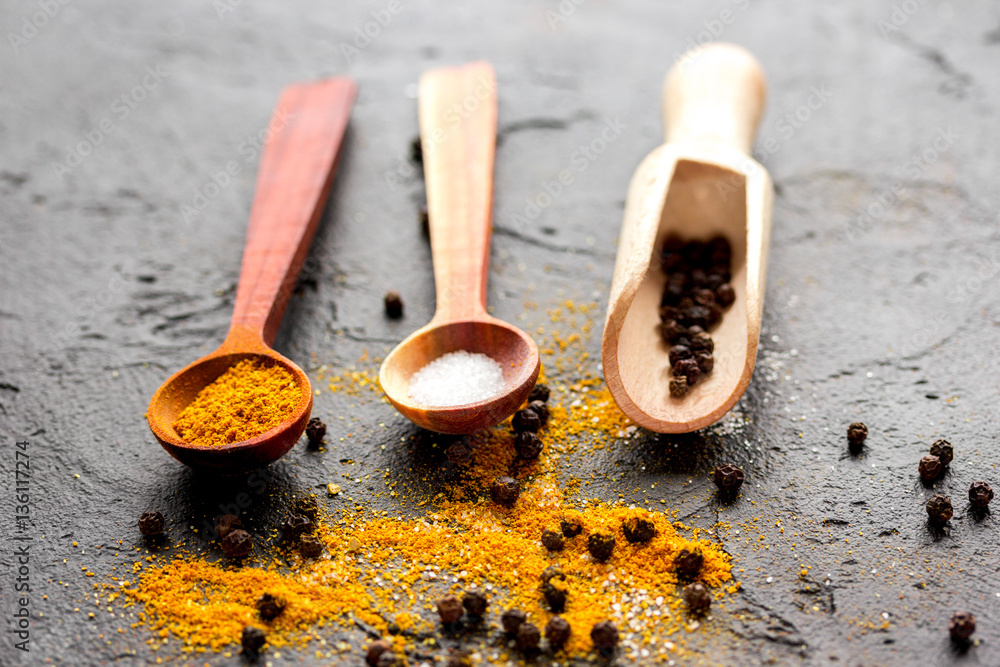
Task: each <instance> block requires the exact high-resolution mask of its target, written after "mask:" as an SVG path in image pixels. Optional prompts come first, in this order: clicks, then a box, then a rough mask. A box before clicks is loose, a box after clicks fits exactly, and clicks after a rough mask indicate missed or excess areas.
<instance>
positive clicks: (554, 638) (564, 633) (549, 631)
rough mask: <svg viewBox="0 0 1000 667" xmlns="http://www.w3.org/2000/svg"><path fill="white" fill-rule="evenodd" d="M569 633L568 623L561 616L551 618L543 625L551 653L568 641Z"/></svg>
mask: <svg viewBox="0 0 1000 667" xmlns="http://www.w3.org/2000/svg"><path fill="white" fill-rule="evenodd" d="M571 632H572V630H571V628H570V627H569V622H568V621H567V620H566V619H565V618H563V617H562V616H553V617H552V618H550V619H549V622H548V623H547V624H546V625H545V636H546V638H548V640H549V646H551V647H552V650H553V651H558V650H559V649H561V648H562V647H563V646H564V645H565V644H566V642H567V641H569V636H570V633H571Z"/></svg>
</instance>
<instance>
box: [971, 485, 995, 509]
mask: <svg viewBox="0 0 1000 667" xmlns="http://www.w3.org/2000/svg"><path fill="white" fill-rule="evenodd" d="M991 500H993V489H992V488H991V487H990V485H989V484H987V483H986V482H973V483H972V484H971V485H970V486H969V502H970V503H972V504H973V506H975V507H978V508H979V509H986V508H987V507H988V506H989V504H990V501H991Z"/></svg>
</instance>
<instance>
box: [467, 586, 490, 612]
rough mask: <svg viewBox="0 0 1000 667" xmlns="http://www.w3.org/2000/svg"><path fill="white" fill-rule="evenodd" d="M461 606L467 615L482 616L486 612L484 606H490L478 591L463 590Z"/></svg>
mask: <svg viewBox="0 0 1000 667" xmlns="http://www.w3.org/2000/svg"><path fill="white" fill-rule="evenodd" d="M462 606H463V607H465V611H466V613H468V614H469V616H472V617H473V618H482V617H483V615H485V614H486V608H487V607H489V606H490V601H489V600H487V599H486V596H485V595H483V594H482V593H480V592H479V591H465V594H464V595H463V596H462Z"/></svg>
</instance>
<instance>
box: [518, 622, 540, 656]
mask: <svg viewBox="0 0 1000 667" xmlns="http://www.w3.org/2000/svg"><path fill="white" fill-rule="evenodd" d="M541 641H542V633H541V632H540V631H539V630H538V626H537V625H535V624H534V623H528V622H527V621H525V622H524V623H521V625H519V626H518V627H517V648H518V650H519V651H521V653H531V652H532V651H537V650H538V644H539V642H541Z"/></svg>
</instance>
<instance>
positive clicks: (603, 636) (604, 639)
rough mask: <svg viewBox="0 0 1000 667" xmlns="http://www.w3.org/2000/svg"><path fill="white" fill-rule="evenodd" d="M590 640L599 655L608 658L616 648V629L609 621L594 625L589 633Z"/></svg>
mask: <svg viewBox="0 0 1000 667" xmlns="http://www.w3.org/2000/svg"><path fill="white" fill-rule="evenodd" d="M590 639H591V641H593V642H594V648H596V649H597V650H598V651H600V653H601V655H604V656H609V655H611V653H613V652H614V650H615V647H616V646H618V628H616V627H615V624H614V623H612V622H611V621H601V622H599V623H595V624H594V627H593V628H592V629H591V631H590Z"/></svg>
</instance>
